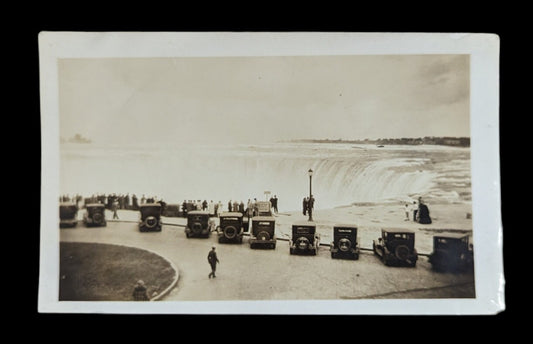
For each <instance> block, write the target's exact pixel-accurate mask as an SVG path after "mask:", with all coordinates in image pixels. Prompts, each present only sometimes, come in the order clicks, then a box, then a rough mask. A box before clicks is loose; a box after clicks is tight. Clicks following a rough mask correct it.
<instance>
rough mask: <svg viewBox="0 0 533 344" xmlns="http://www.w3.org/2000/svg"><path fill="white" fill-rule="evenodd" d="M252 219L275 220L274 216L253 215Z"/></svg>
mask: <svg viewBox="0 0 533 344" xmlns="http://www.w3.org/2000/svg"><path fill="white" fill-rule="evenodd" d="M252 221H276V218H275V217H274V216H254V217H252Z"/></svg>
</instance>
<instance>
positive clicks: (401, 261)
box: [372, 229, 418, 267]
mask: <svg viewBox="0 0 533 344" xmlns="http://www.w3.org/2000/svg"><path fill="white" fill-rule="evenodd" d="M372 249H373V250H374V254H376V255H377V256H379V257H381V260H382V261H383V263H384V264H385V265H394V266H411V267H414V266H416V261H417V260H418V253H417V251H416V249H415V232H414V231H412V230H409V229H382V230H381V238H378V240H374V242H373V245H372Z"/></svg>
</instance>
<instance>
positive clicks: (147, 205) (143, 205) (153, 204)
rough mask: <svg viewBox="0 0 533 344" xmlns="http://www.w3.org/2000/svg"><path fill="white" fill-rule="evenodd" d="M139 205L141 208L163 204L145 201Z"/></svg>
mask: <svg viewBox="0 0 533 344" xmlns="http://www.w3.org/2000/svg"><path fill="white" fill-rule="evenodd" d="M139 207H140V208H151V207H157V208H160V207H161V204H159V203H145V204H141V205H140V206H139Z"/></svg>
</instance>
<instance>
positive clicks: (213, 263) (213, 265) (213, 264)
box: [207, 246, 220, 278]
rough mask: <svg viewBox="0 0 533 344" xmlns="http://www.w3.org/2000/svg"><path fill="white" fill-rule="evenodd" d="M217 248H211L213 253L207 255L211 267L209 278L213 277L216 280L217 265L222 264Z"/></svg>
mask: <svg viewBox="0 0 533 344" xmlns="http://www.w3.org/2000/svg"><path fill="white" fill-rule="evenodd" d="M215 250H216V248H215V246H213V247H211V251H209V254H208V255H207V262H208V263H209V265H210V266H211V272H210V273H209V278H211V277H213V278H216V277H217V276H216V274H215V272H216V270H217V263H219V264H220V261H219V260H218V257H217V253H216V251H215Z"/></svg>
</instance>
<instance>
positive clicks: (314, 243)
mask: <svg viewBox="0 0 533 344" xmlns="http://www.w3.org/2000/svg"><path fill="white" fill-rule="evenodd" d="M319 245H320V235H318V233H317V232H316V224H315V223H314V222H301V223H294V224H293V225H292V237H291V239H290V240H289V249H290V253H291V254H311V255H316V254H317V253H318V247H319Z"/></svg>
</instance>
